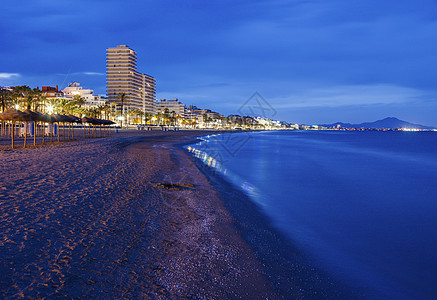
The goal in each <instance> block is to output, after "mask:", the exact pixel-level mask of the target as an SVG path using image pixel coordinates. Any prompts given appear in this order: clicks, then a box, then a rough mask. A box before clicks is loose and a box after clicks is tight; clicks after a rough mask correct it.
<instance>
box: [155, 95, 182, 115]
mask: <svg viewBox="0 0 437 300" xmlns="http://www.w3.org/2000/svg"><path fill="white" fill-rule="evenodd" d="M166 109H167V110H168V112H169V113H174V114H175V115H176V116H179V117H185V105H184V104H183V103H181V102H180V101H179V100H178V99H170V100H167V99H161V100H159V101H156V102H155V113H156V114H157V113H164V112H165V110H166Z"/></svg>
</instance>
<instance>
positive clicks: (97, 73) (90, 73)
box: [82, 72, 105, 76]
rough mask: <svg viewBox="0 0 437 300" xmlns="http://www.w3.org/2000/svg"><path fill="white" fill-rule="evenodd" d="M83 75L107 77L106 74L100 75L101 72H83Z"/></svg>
mask: <svg viewBox="0 0 437 300" xmlns="http://www.w3.org/2000/svg"><path fill="white" fill-rule="evenodd" d="M82 74H84V75H99V76H103V75H105V73H99V72H83V73H82Z"/></svg>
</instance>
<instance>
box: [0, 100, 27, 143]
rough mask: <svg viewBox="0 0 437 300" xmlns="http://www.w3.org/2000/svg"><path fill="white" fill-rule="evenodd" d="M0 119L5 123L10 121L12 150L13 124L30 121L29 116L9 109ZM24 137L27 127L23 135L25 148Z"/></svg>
mask: <svg viewBox="0 0 437 300" xmlns="http://www.w3.org/2000/svg"><path fill="white" fill-rule="evenodd" d="M1 117H2V119H3V120H7V121H12V132H11V140H12V148H14V131H15V122H17V121H18V122H26V125H27V121H30V120H31V117H30V115H28V114H25V113H23V112H22V111H19V110H17V109H14V108H9V109H7V110H5V111H4V112H3V113H2V116H1ZM26 135H27V126H26V128H25V135H24V147H26Z"/></svg>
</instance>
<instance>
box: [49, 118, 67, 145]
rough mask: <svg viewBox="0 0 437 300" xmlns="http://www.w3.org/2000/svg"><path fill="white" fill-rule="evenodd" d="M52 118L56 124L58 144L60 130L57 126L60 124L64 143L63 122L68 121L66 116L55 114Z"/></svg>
mask: <svg viewBox="0 0 437 300" xmlns="http://www.w3.org/2000/svg"><path fill="white" fill-rule="evenodd" d="M53 118H55V120H56V123H58V142H59V136H60V130H59V124H60V123H62V124H63V125H62V129H63V135H64V141H65V122H68V121H69V120H70V119H69V118H68V117H67V116H64V115H60V114H56V115H53Z"/></svg>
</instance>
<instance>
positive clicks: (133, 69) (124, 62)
mask: <svg viewBox="0 0 437 300" xmlns="http://www.w3.org/2000/svg"><path fill="white" fill-rule="evenodd" d="M106 93H107V96H108V100H109V101H110V102H113V103H116V104H117V105H118V106H119V108H120V109H123V112H122V113H123V114H125V113H127V112H129V111H130V110H133V109H136V110H139V111H141V112H143V113H153V112H154V109H153V104H154V101H155V97H156V82H155V78H153V77H152V76H150V75H146V74H143V73H139V72H138V71H137V54H136V52H135V51H134V50H132V49H131V48H129V47H128V46H126V45H119V46H117V47H115V48H108V49H107V50H106ZM122 94H124V100H123V103H122V101H121V95H122Z"/></svg>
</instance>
